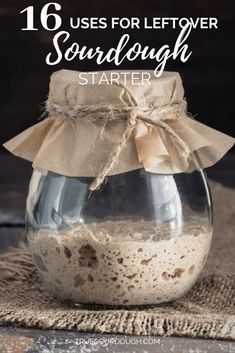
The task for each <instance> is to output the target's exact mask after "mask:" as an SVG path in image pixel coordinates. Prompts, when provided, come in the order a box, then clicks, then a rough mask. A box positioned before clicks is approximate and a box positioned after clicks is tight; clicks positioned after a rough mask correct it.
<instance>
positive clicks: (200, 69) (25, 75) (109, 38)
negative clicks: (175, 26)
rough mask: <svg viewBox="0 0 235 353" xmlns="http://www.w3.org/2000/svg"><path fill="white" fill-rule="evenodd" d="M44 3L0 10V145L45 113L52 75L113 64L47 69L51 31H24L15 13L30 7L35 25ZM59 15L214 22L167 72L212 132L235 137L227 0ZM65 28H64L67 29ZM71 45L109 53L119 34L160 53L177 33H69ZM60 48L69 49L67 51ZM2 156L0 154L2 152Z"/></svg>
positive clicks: (78, 4)
mask: <svg viewBox="0 0 235 353" xmlns="http://www.w3.org/2000/svg"><path fill="white" fill-rule="evenodd" d="M47 2H48V1H37V2H36V1H35V2H32V1H31V2H30V1H23V0H21V1H20V0H10V1H5V3H1V5H0V16H1V17H0V25H1V66H0V67H1V76H0V78H1V93H0V104H1V115H0V116H1V129H0V143H1V144H2V143H3V142H5V141H6V140H7V139H9V138H11V137H13V136H14V135H15V134H17V133H19V132H20V131H22V130H23V129H25V128H27V127H29V126H30V125H32V124H34V123H35V122H36V121H37V119H38V117H39V116H40V115H41V113H42V110H41V109H42V108H41V107H42V104H43V102H44V101H45V99H46V96H47V92H48V83H49V76H50V74H51V73H52V72H53V71H56V70H59V69H62V68H67V69H75V70H76V69H77V70H103V69H113V68H115V67H114V65H113V64H112V63H111V64H105V65H103V66H97V65H96V64H95V63H94V62H92V61H83V62H79V61H77V60H76V59H75V60H74V61H72V62H66V61H62V62H61V63H60V64H59V65H56V66H48V65H47V64H46V63H45V57H46V55H47V53H48V52H49V51H52V50H53V44H52V39H53V36H54V34H55V32H48V31H46V30H43V29H40V30H39V31H34V32H29V31H28V32H23V31H21V30H20V28H21V27H25V25H26V14H25V13H24V14H22V15H20V11H21V10H23V9H24V8H26V7H27V6H30V5H34V6H35V18H37V20H36V23H35V26H38V27H39V28H41V26H40V23H39V21H38V18H39V14H40V9H41V8H42V5H43V4H45V3H47ZM58 2H59V3H60V4H61V5H62V10H61V11H60V15H61V17H63V18H64V21H63V22H66V21H65V19H68V18H69V17H83V16H85V17H91V16H100V17H110V16H125V17H131V16H138V17H141V16H148V17H154V16H156V17H160V16H164V17H171V16H174V17H194V18H195V17H202V16H203V17H218V20H219V29H218V30H199V29H197V30H194V31H193V32H192V33H191V35H190V38H189V40H187V43H188V44H189V49H190V50H192V51H193V54H192V56H191V58H190V59H189V61H188V62H187V63H185V64H182V63H181V62H180V61H179V60H177V61H170V62H168V64H167V67H166V69H167V70H173V71H179V72H180V74H181V76H182V79H183V82H184V87H185V91H186V97H187V100H188V104H189V107H188V108H189V111H190V112H191V113H192V114H197V115H196V118H197V119H198V120H200V121H201V122H204V123H206V124H208V125H209V126H211V127H213V128H216V129H219V130H221V131H223V132H225V133H228V134H230V135H235V125H234V114H233V113H234V82H233V81H234V78H235V77H234V65H233V64H234V50H235V46H234V26H233V25H234V9H235V6H234V4H235V2H234V1H228V0H223V1H222V0H213V1H212V0H211V1H208V0H207V1H206V0H187V1H185V0H183V1H174V0H171V1H170V0H164V1H163V0H162V1H157V0H151V1H137V0H129V1H127V0H119V1H114V0H103V1H87V0H86V1H58ZM62 29H66V27H65V26H64V27H63V28H61V30H62ZM68 31H69V32H70V33H71V39H69V41H68V43H70V45H71V43H72V42H74V41H76V42H78V43H79V44H81V45H87V46H88V47H96V46H98V45H99V46H101V47H102V48H104V49H108V48H109V47H111V46H115V44H117V42H118V40H119V38H120V37H121V35H122V34H123V33H127V32H128V33H129V34H131V42H133V43H134V42H135V41H139V42H140V43H141V44H143V45H149V46H151V47H155V48H160V46H162V45H163V44H169V45H173V44H174V42H175V40H176V37H177V36H178V33H179V31H180V29H179V30H155V31H154V30H148V31H146V30H132V31H126V30H115V31H114V30H112V31H111V30H71V29H68ZM64 48H67V46H65V47H64ZM155 64H156V63H155V62H153V61H145V62H141V61H139V62H138V61H136V62H132V63H131V62H124V63H123V64H122V65H121V66H120V67H119V68H120V69H141V68H143V69H154V68H155V66H156V65H155ZM2 151H3V148H2Z"/></svg>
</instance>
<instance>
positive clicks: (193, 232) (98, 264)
mask: <svg viewBox="0 0 235 353" xmlns="http://www.w3.org/2000/svg"><path fill="white" fill-rule="evenodd" d="M92 180H93V178H84V177H66V176H63V175H59V174H56V173H53V172H49V171H48V172H45V173H43V174H42V173H41V172H39V171H37V170H35V171H34V172H33V176H32V179H31V183H30V189H29V195H28V199H27V212H26V220H27V235H28V241H29V246H30V249H31V252H32V255H33V260H34V263H35V265H36V267H37V269H38V271H39V272H40V274H41V277H42V280H43V283H45V285H46V286H47V287H48V288H49V289H50V291H51V292H52V293H53V294H54V295H55V296H56V297H58V298H61V299H63V300H69V301H72V302H75V303H96V304H107V305H108V304H110V305H143V304H156V303H161V302H167V301H171V300H174V299H176V298H179V297H181V296H182V295H183V294H185V293H186V292H187V291H188V290H189V289H190V288H191V287H192V285H193V284H194V283H195V281H196V280H197V278H198V276H199V274H200V273H201V271H202V268H203V266H204V264H205V261H206V259H207V255H208V252H209V248H210V243H211V237H212V209H211V199H210V192H209V188H208V185H207V181H206V177H205V174H204V172H203V171H202V170H200V169H199V170H197V171H194V172H192V173H180V174H175V175H162V174H154V173H149V172H146V171H145V170H144V169H137V170H134V171H131V172H127V173H123V174H119V175H114V176H109V177H108V178H107V180H106V183H104V184H103V185H102V186H101V188H100V189H99V190H97V191H93V192H91V191H90V190H89V185H90V184H91V182H92Z"/></svg>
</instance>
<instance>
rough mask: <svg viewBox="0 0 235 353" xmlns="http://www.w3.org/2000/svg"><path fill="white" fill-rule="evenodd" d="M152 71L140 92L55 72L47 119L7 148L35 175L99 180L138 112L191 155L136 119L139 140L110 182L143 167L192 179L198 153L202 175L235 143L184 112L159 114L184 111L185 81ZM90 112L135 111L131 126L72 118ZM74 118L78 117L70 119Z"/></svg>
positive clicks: (133, 140) (127, 148) (134, 137)
mask: <svg viewBox="0 0 235 353" xmlns="http://www.w3.org/2000/svg"><path fill="white" fill-rule="evenodd" d="M112 72H119V71H106V76H107V77H109V76H111V73H112ZM122 72H123V71H122ZM148 72H149V73H150V75H151V79H150V84H148V83H147V82H146V83H145V84H136V85H133V84H131V82H128V81H127V82H124V81H123V82H120V84H108V83H107V82H104V83H102V84H100V82H99V81H100V77H101V75H102V74H103V72H98V73H97V74H96V75H95V77H96V78H95V79H96V82H95V83H94V82H92V81H91V78H90V81H89V82H88V84H87V85H81V84H79V72H78V71H70V70H60V71H57V72H55V73H53V74H52V76H51V80H50V90H49V95H48V101H47V107H48V110H49V114H48V117H46V118H45V119H43V120H41V121H39V122H38V123H36V124H35V125H33V126H32V127H30V128H29V129H27V130H25V131H24V132H22V133H20V134H19V135H17V136H16V137H14V138H13V139H11V140H9V141H8V142H6V143H5V144H4V147H5V148H6V149H8V150H9V151H10V152H12V153H13V154H15V155H16V156H19V157H22V158H24V159H27V160H29V161H32V162H33V167H34V168H36V169H40V170H49V171H52V172H55V173H59V174H62V175H66V176H79V177H92V176H97V175H98V174H99V173H100V171H101V168H102V167H103V166H105V164H106V162H107V160H108V159H109V156H110V152H111V151H112V150H113V148H115V146H116V145H117V144H118V143H119V142H120V139H121V138H122V136H123V134H124V133H125V131H126V128H127V124H128V119H127V118H128V115H129V114H130V112H131V109H132V108H133V109H135V110H136V108H137V109H138V108H140V110H141V111H142V112H145V114H147V115H148V119H151V120H152V121H153V122H154V121H159V120H162V121H164V124H167V126H168V128H169V129H170V131H173V132H174V134H175V135H176V137H178V139H179V140H181V141H183V142H184V144H185V145H186V146H187V149H186V153H182V151H181V149H180V148H179V147H178V146H177V145H176V144H175V143H174V141H173V140H172V137H171V136H170V135H169V134H168V133H167V130H164V129H162V128H161V127H159V126H157V125H155V124H151V123H149V122H145V121H143V120H140V119H138V114H137V119H136V125H135V128H134V129H133V133H132V134H131V136H130V137H129V138H128V140H127V141H126V142H125V145H124V146H123V148H122V150H121V152H120V155H119V157H118V160H117V161H116V162H115V164H114V166H113V168H112V169H111V170H110V171H109V173H108V175H114V174H119V173H123V172H128V171H131V170H135V169H139V168H143V167H144V168H145V170H147V171H149V172H153V173H162V174H173V173H180V172H190V171H192V170H194V169H195V168H197V166H195V165H194V163H193V162H192V161H193V158H191V156H192V153H193V152H197V155H198V157H199V160H200V167H201V168H206V167H209V166H211V165H213V164H215V163H216V162H217V161H218V160H219V159H221V158H222V157H223V155H224V154H225V153H226V152H227V151H228V150H229V149H230V148H231V147H232V146H233V144H234V139H233V138H232V137H230V136H227V135H225V134H223V133H221V132H219V131H217V130H214V129H212V128H210V127H208V126H206V125H204V124H202V123H199V122H198V121H196V120H194V119H192V118H191V117H189V116H187V113H186V112H185V111H182V112H181V111H180V112H179V111H177V113H174V109H173V110H171V111H170V112H167V113H165V114H159V109H160V110H161V108H163V109H164V108H165V107H166V108H168V107H174V106H179V105H180V104H182V106H183V103H184V89H183V85H182V81H181V78H180V75H179V74H178V73H176V72H164V73H163V74H162V76H161V77H160V78H156V77H155V76H154V73H153V72H151V71H148ZM87 77H88V78H89V77H90V76H89V75H87ZM51 107H53V109H51ZM56 107H57V108H58V109H56ZM84 107H86V108H87V109H89V107H91V109H93V107H95V108H96V109H97V108H100V109H101V110H102V108H103V107H106V108H109V109H110V112H112V109H115V108H120V109H122V108H128V109H129V110H128V111H127V114H126V115H127V118H126V119H114V120H112V119H109V117H108V116H107V119H105V118H104V116H102V118H100V117H99V114H98V113H97V117H96V116H95V119H90V118H89V117H88V116H86V113H84V114H83V116H82V117H81V114H79V116H78V117H76V114H75V116H74V111H75V112H76V111H79V109H80V108H84ZM71 111H72V112H73V116H70V113H69V112H71ZM114 112H115V110H114ZM146 112H147V113H146ZM184 152H185V151H184ZM194 160H195V159H194Z"/></svg>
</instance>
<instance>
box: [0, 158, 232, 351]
mask: <svg viewBox="0 0 235 353" xmlns="http://www.w3.org/2000/svg"><path fill="white" fill-rule="evenodd" d="M234 166H235V155H233V154H231V155H228V156H226V157H225V158H224V160H223V161H221V162H220V163H218V164H217V165H216V166H214V167H211V168H209V169H208V172H207V174H208V176H209V177H210V178H211V179H214V180H216V181H219V182H221V183H222V184H224V185H226V186H229V187H234V188H235V168H234ZM31 173H32V169H31V165H30V163H28V162H25V161H23V160H20V159H17V158H15V157H12V156H9V155H8V154H0V252H4V251H6V250H7V248H8V247H9V246H10V245H17V244H18V242H19V239H21V238H23V237H24V209H25V200H26V196H27V190H28V183H29V179H30V175H31ZM23 352H28V353H29V352H30V353H39V352H40V353H41V352H43V353H49V352H55V353H62V352H68V353H70V352H71V353H72V352H74V353H75V352H84V353H88V352H97V353H99V352H113V353H115V352H120V353H121V352H133V353H134V352H136V353H139V352H143V353H148V352H149V353H151V352H161V353H170V352H173V353H220V352H221V353H222V352H223V353H235V342H230V341H221V340H204V339H192V338H180V337H153V336H151V337H143V336H125V335H105V334H88V333H80V332H66V331H53V330H36V329H24V328H16V327H0V353H23Z"/></svg>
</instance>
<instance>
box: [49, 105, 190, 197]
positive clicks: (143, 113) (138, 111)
mask: <svg viewBox="0 0 235 353" xmlns="http://www.w3.org/2000/svg"><path fill="white" fill-rule="evenodd" d="M186 110H187V104H186V100H183V101H181V102H179V103H174V104H167V105H163V106H159V107H153V108H141V107H137V106H124V107H110V106H107V107H103V106H77V107H70V106H61V105H58V104H56V103H52V102H49V101H47V103H46V111H47V113H48V115H49V116H55V115H57V116H58V115H63V116H64V117H66V118H68V119H71V118H73V119H74V118H76V119H86V120H89V121H98V120H103V121H104V126H105V124H106V123H107V122H110V121H117V120H126V121H127V124H126V129H125V131H124V133H123V134H122V136H121V138H120V141H119V142H118V143H117V144H116V145H114V147H113V149H112V150H111V152H110V154H109V155H108V159H107V161H106V163H105V165H104V166H103V167H102V169H101V170H100V172H99V173H98V175H97V176H96V177H95V180H94V181H93V182H92V183H91V185H90V186H89V189H90V190H91V191H95V190H98V189H99V188H100V186H101V185H102V184H103V182H104V181H105V179H106V177H107V176H108V175H109V174H110V172H111V171H112V169H113V168H114V166H115V165H116V164H117V163H118V160H119V156H120V153H121V152H122V150H123V148H124V147H125V145H126V143H127V141H128V140H129V138H130V137H131V136H132V135H133V134H134V133H135V128H136V125H137V123H138V121H142V122H144V123H145V124H147V125H150V126H153V127H157V128H160V129H162V130H163V131H164V132H165V133H166V134H167V135H168V136H169V138H170V139H171V141H172V142H173V144H174V145H175V146H177V147H179V148H180V150H181V153H182V158H187V156H188V155H189V154H190V149H189V147H188V146H187V144H186V143H185V142H184V141H183V140H182V139H181V138H180V137H179V136H178V135H177V134H176V133H175V131H174V130H173V129H172V128H171V127H170V126H169V125H168V124H167V123H166V122H165V120H166V119H171V118H172V117H173V118H174V119H181V118H182V117H187V114H186Z"/></svg>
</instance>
